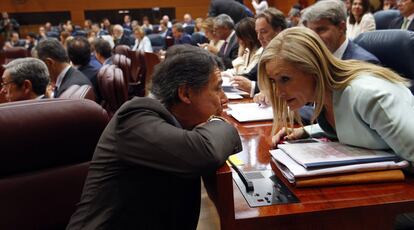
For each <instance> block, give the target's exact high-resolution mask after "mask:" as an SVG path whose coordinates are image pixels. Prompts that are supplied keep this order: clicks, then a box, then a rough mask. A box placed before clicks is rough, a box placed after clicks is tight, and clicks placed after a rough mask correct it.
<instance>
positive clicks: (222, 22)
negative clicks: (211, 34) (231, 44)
mask: <svg viewBox="0 0 414 230" xmlns="http://www.w3.org/2000/svg"><path fill="white" fill-rule="evenodd" d="M214 26H216V27H226V28H228V29H234V21H233V19H231V17H230V16H228V15H227V14H220V15H218V16H217V17H215V18H214Z"/></svg>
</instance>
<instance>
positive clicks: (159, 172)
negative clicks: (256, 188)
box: [67, 97, 242, 230]
mask: <svg viewBox="0 0 414 230" xmlns="http://www.w3.org/2000/svg"><path fill="white" fill-rule="evenodd" d="M241 148H242V145H241V141H240V137H239V135H238V133H237V130H236V129H235V128H234V127H233V126H232V125H230V124H227V123H226V122H223V121H211V122H206V123H205V124H203V125H201V126H199V127H195V128H194V129H192V130H185V129H182V128H181V125H180V124H179V123H178V121H177V120H176V119H175V118H174V116H173V115H172V114H171V113H170V112H169V111H168V110H167V109H166V108H165V107H164V106H163V105H162V104H161V103H160V102H159V101H157V100H154V99H151V98H145V97H134V98H133V99H131V100H130V101H128V102H126V103H125V104H124V105H122V107H121V108H120V109H119V110H118V111H117V113H116V114H115V115H114V117H113V118H112V120H111V121H110V122H109V124H108V126H107V127H106V128H105V130H104V132H103V133H102V136H101V138H100V139H99V142H98V144H97V146H96V149H95V153H94V155H93V159H92V161H91V164H90V167H89V173H88V177H87V178H86V181H85V185H84V188H83V192H82V197H81V201H80V203H79V204H78V205H77V210H76V212H75V213H74V214H73V215H72V218H71V220H70V223H69V225H68V227H67V230H76V229H101V230H105V229H108V230H109V229H123V230H124V229H126V230H128V229H177V230H178V229H180V230H181V229H196V227H197V222H198V216H199V212H200V195H201V194H200V176H201V175H203V174H206V173H214V172H215V170H216V169H217V168H218V167H220V166H221V165H222V164H224V163H225V161H226V159H227V158H228V156H229V155H230V154H232V153H236V152H239V151H241Z"/></svg>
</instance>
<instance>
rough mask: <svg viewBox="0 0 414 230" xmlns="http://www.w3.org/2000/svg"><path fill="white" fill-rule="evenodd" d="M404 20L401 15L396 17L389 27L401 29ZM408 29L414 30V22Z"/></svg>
mask: <svg viewBox="0 0 414 230" xmlns="http://www.w3.org/2000/svg"><path fill="white" fill-rule="evenodd" d="M403 22H404V17H403V16H399V17H397V18H394V19H393V20H392V21H391V22H390V25H389V26H388V29H401V26H402V24H403ZM407 30H411V31H414V22H411V23H410V25H409V26H408V28H407Z"/></svg>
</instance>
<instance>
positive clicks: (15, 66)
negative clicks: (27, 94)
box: [3, 58, 49, 95]
mask: <svg viewBox="0 0 414 230" xmlns="http://www.w3.org/2000/svg"><path fill="white" fill-rule="evenodd" d="M3 67H4V68H5V70H7V71H8V73H9V74H10V78H11V80H12V81H13V82H14V83H15V84H16V85H18V86H19V87H20V86H22V85H23V82H24V81H25V80H29V81H30V82H31V83H32V88H33V92H34V93H35V94H37V95H42V94H44V93H45V91H46V87H47V85H48V84H49V71H48V69H47V66H46V64H45V63H44V62H43V61H41V60H39V59H36V58H19V59H15V60H13V61H11V62H10V63H8V64H6V65H4V66H3Z"/></svg>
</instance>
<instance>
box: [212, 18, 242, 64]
mask: <svg viewBox="0 0 414 230" xmlns="http://www.w3.org/2000/svg"><path fill="white" fill-rule="evenodd" d="M214 32H215V33H216V35H217V37H218V38H219V39H221V40H224V44H223V46H222V47H221V49H220V51H219V52H218V54H217V55H218V56H219V57H221V58H222V59H223V63H224V66H225V67H226V69H231V68H233V64H232V63H231V62H232V61H233V60H234V59H236V58H237V54H238V51H239V43H238V42H237V36H236V32H235V31H234V22H233V19H231V17H230V16H228V15H227V14H220V15H218V16H217V17H215V18H214Z"/></svg>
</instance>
